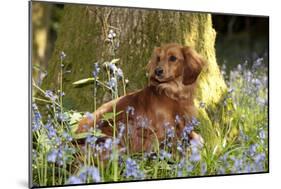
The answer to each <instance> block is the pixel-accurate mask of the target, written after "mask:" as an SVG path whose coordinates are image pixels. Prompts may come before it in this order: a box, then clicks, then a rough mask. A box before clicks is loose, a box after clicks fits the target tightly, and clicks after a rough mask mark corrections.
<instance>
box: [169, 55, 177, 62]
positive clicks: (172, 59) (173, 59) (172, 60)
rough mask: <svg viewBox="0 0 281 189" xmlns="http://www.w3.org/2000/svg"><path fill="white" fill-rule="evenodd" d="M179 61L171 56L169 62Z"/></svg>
mask: <svg viewBox="0 0 281 189" xmlns="http://www.w3.org/2000/svg"><path fill="white" fill-rule="evenodd" d="M176 60H177V57H175V56H170V58H169V61H171V62H175V61H176Z"/></svg>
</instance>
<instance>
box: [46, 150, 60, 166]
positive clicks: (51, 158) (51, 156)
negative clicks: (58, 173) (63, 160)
mask: <svg viewBox="0 0 281 189" xmlns="http://www.w3.org/2000/svg"><path fill="white" fill-rule="evenodd" d="M57 156H58V150H57V149H53V150H51V151H50V152H49V153H48V155H47V161H48V162H51V163H55V162H56V160H57Z"/></svg>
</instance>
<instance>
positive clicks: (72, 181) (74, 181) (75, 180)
mask: <svg viewBox="0 0 281 189" xmlns="http://www.w3.org/2000/svg"><path fill="white" fill-rule="evenodd" d="M83 183H85V182H83V181H82V180H81V179H80V178H79V177H76V176H71V177H69V179H68V180H67V181H66V184H83Z"/></svg>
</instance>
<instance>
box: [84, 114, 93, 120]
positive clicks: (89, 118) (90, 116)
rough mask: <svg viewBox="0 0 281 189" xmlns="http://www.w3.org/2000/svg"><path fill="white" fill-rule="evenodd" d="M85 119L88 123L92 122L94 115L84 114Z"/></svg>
mask: <svg viewBox="0 0 281 189" xmlns="http://www.w3.org/2000/svg"><path fill="white" fill-rule="evenodd" d="M85 117H86V118H87V119H88V120H89V121H94V115H93V114H92V113H90V112H86V113H85Z"/></svg>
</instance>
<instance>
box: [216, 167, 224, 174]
mask: <svg viewBox="0 0 281 189" xmlns="http://www.w3.org/2000/svg"><path fill="white" fill-rule="evenodd" d="M217 172H218V174H220V175H224V174H225V168H223V167H220V168H219V169H218V171H217Z"/></svg>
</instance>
